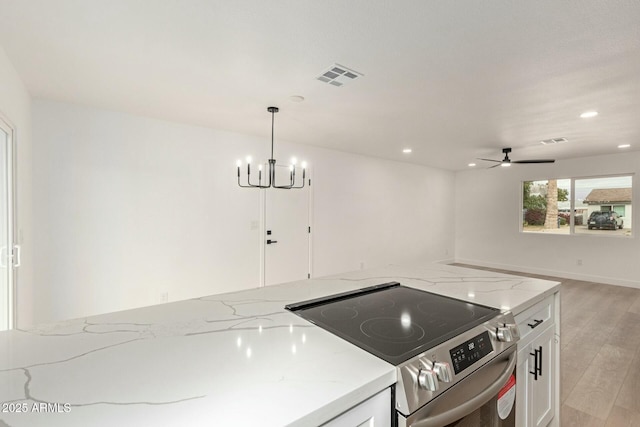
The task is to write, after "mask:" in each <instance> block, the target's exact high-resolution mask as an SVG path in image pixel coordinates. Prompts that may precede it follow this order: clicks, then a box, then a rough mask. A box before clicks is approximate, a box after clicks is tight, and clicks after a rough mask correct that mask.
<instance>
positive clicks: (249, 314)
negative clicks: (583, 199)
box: [0, 264, 559, 427]
mask: <svg viewBox="0 0 640 427" xmlns="http://www.w3.org/2000/svg"><path fill="white" fill-rule="evenodd" d="M391 281H397V282H400V283H402V284H403V285H406V286H410V287H414V288H418V289H422V290H426V291H430V292H434V293H438V294H441V295H446V296H450V297H454V298H459V299H463V300H466V301H470V302H475V303H479V304H484V305H488V306H492V307H496V308H500V309H502V310H505V311H507V310H511V311H513V312H514V314H519V313H524V312H525V310H526V309H529V308H530V307H532V306H534V305H535V304H537V303H540V302H542V301H544V300H545V299H547V298H549V297H550V296H552V295H554V294H555V293H556V292H558V290H559V284H558V283H556V282H549V281H545V280H539V279H531V278H524V277H518V276H509V275H504V274H498V273H492V272H487V271H480V270H473V269H467V268H461V267H454V266H448V265H443V264H425V265H412V266H394V265H391V266H387V267H384V268H379V269H370V270H361V271H356V272H351V273H346V274H341V275H336V276H331V277H323V278H317V279H311V280H304V281H300V282H291V283H286V284H281V285H276V286H270V287H266V288H257V289H252V290H247V291H241V292H234V293H227V294H221V295H213V296H207V297H201V298H197V299H191V300H186V301H180V302H175V303H169V304H163V305H158V306H151V307H145V308H139V309H134V310H128V311H123V312H117V313H110V314H104V315H98V316H92V317H88V318H83V319H76V320H71V321H66V322H59V323H56V324H51V325H42V326H39V327H37V328H32V329H29V330H25V331H21V330H14V331H8V332H2V333H0V404H1V405H2V408H0V409H2V410H3V412H0V426H2V427H4V426H11V427H22V426H25V427H27V426H28V427H34V426H65V427H67V426H83V427H84V426H113V425H118V426H128V425H132V426H133V425H154V426H165V425H166V426H174V425H183V426H211V425H261V426H282V425H293V426H317V425H321V424H323V423H325V422H327V421H329V420H331V419H333V418H335V417H336V416H338V415H340V414H341V413H343V412H345V411H347V410H348V409H350V408H352V407H354V406H356V405H357V404H358V403H360V402H362V401H364V400H366V399H367V398H369V397H371V396H373V395H375V394H376V393H378V392H380V391H382V390H384V389H385V388H387V387H389V386H391V385H392V384H394V383H395V382H396V370H395V367H394V366H392V365H390V364H388V363H387V362H384V361H383V360H381V359H379V358H377V357H375V356H373V355H371V354H369V353H368V352H366V351H364V350H361V349H360V348H358V347H356V346H354V345H352V344H350V343H348V342H346V341H344V340H342V339H341V338H338V337H336V336H334V335H332V334H331V333H329V332H327V331H325V330H323V329H321V328H319V327H316V326H314V325H312V324H311V323H309V322H307V321H305V320H303V319H302V318H300V317H298V316H296V315H295V314H292V313H290V312H288V311H287V310H285V309H284V306H285V305H286V304H289V303H293V302H298V301H303V300H309V299H313V298H318V297H322V296H326V295H331V294H335V293H339V292H345V291H349V290H354V289H359V288H362V287H366V286H371V285H376V284H380V283H385V282H391ZM556 387H557V379H556ZM556 419H557V417H556Z"/></svg>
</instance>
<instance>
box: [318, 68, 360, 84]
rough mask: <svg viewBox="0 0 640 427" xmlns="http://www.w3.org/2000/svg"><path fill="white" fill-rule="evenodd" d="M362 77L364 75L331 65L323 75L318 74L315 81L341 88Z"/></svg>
mask: <svg viewBox="0 0 640 427" xmlns="http://www.w3.org/2000/svg"><path fill="white" fill-rule="evenodd" d="M362 76H364V74H362V73H359V72H357V71H354V70H352V69H350V68H347V67H345V66H343V65H340V64H333V65H332V66H331V67H329V68H327V69H326V70H325V72H324V73H322V74H320V75H319V76H318V77H317V79H318V80H320V81H321V82H325V83H329V84H330V85H333V86H343V85H345V84H347V83H349V82H351V81H353V80H355V79H357V78H360V77H362Z"/></svg>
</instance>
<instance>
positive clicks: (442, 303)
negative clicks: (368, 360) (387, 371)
mask: <svg viewBox="0 0 640 427" xmlns="http://www.w3.org/2000/svg"><path fill="white" fill-rule="evenodd" d="M285 308H286V309H288V310H291V311H293V312H294V313H296V314H297V315H299V316H301V317H302V318H304V319H306V320H308V321H310V322H312V323H314V324H316V325H318V326H320V327H321V328H324V329H326V330H328V331H330V332H332V333H334V334H336V335H338V336H339V337H341V338H343V339H345V340H347V341H349V342H351V343H352V344H355V345H357V346H358V347H360V348H362V349H364V350H367V351H368V352H370V353H372V354H374V355H376V356H378V357H380V358H381V359H384V360H386V361H387V362H389V363H392V364H394V365H399V364H401V363H402V362H404V361H406V360H409V359H410V358H412V357H414V356H417V355H418V354H420V353H422V352H423V351H426V350H428V349H430V348H433V347H435V346H437V345H438V344H442V343H443V342H445V341H447V340H448V339H451V338H453V337H455V336H457V335H459V334H461V333H462V332H465V331H467V330H469V329H471V328H473V327H474V326H477V325H479V324H481V323H484V322H486V321H487V320H489V319H491V318H493V317H495V316H496V315H497V314H498V313H499V310H498V309H495V308H491V307H485V306H482V305H478V304H471V303H468V302H466V301H461V300H457V299H454V298H449V297H444V296H441V295H436V294H432V293H430V292H425V291H421V290H418V289H414V288H409V287H406V286H402V285H400V284H399V283H396V282H392V283H385V284H382V285H376V286H372V287H369V288H364V289H359V290H357V291H352V292H346V293H342V294H337V295H331V296H328V297H325V298H319V299H315V300H310V301H303V302H299V303H295V304H290V305H287V306H286V307H285Z"/></svg>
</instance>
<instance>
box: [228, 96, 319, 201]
mask: <svg viewBox="0 0 640 427" xmlns="http://www.w3.org/2000/svg"><path fill="white" fill-rule="evenodd" d="M267 111H268V112H270V113H271V158H270V159H269V160H268V170H267V171H266V174H265V175H266V177H265V179H264V183H263V179H262V164H258V182H257V183H256V181H255V173H254V175H253V178H254V179H253V182H252V181H251V157H247V174H246V175H247V183H246V184H242V183H241V181H240V178H241V177H240V175H241V173H240V168H241V167H242V162H241V161H240V160H238V163H237V165H238V185H239V186H240V187H242V188H269V187H271V188H281V189H285V190H290V189H292V188H303V187H304V181H305V177H306V173H307V164H306V162H302V165H301V166H302V184H298V185H296V163H297V162H296V159H295V158H294V159H291V164H290V165H289V180H288V182H286V181H285V183H281V184H280V185H276V159H274V158H273V122H274V117H275V114H276V113H277V112H278V111H279V109H278V107H269V108H267ZM298 181H299V179H298Z"/></svg>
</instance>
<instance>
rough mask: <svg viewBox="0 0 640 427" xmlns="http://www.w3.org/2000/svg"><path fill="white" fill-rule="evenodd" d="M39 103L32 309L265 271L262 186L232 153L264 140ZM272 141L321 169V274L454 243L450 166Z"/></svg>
mask: <svg viewBox="0 0 640 427" xmlns="http://www.w3.org/2000/svg"><path fill="white" fill-rule="evenodd" d="M33 111H34V115H33V128H34V138H33V158H34V223H35V225H36V228H35V230H34V232H35V238H36V242H37V245H36V251H35V257H36V259H35V261H36V266H37V268H36V269H35V283H37V294H38V298H37V299H34V300H33V304H34V308H35V313H36V315H35V316H34V317H33V322H34V323H41V322H49V321H55V320H59V319H65V318H73V317H81V316H85V315H89V314H95V313H101V312H108V311H114V310H120V309H126V308H133V307H139V306H143V305H149V304H154V303H157V302H159V297H160V294H161V293H162V292H168V293H169V300H178V299H184V298H190V297H197V296H202V295H210V294H214V293H220V292H225V291H231V290H239V289H246V288H250V287H255V286H257V285H258V283H259V265H260V262H259V261H260V259H259V249H260V246H259V245H260V235H259V230H251V223H252V222H254V221H257V220H258V219H259V217H260V210H259V206H260V205H259V193H258V192H256V191H253V190H247V189H240V188H238V187H237V184H236V175H235V161H236V159H238V158H240V157H242V156H244V155H246V154H253V157H254V158H261V157H265V154H266V149H267V148H268V143H267V142H268V141H266V140H265V139H264V138H257V137H251V136H246V135H240V134H234V133H229V132H221V131H216V130H212V129H205V128H199V127H194V126H187V125H180V124H175V123H169V122H166V121H160V120H153V119H147V118H141V117H136V116H132V115H128V114H124V113H116V112H108V111H103V110H98V109H93V108H87V107H80V106H74V105H69V104H62V103H55V102H50V101H42V100H37V101H35V102H34V105H33ZM276 145H277V147H276V151H277V152H276V157H278V153H284V152H287V153H288V152H291V153H292V154H296V155H297V156H298V158H305V159H307V160H308V161H309V163H310V166H311V167H312V168H313V171H314V172H313V173H314V175H313V199H314V202H313V206H314V210H313V213H312V216H313V223H312V224H313V227H314V230H313V231H314V233H313V255H314V257H313V273H314V275H315V276H318V275H325V274H332V273H339V272H342V271H347V270H354V269H358V268H360V265H361V263H364V265H365V266H366V267H374V266H377V265H383V264H388V263H391V262H403V261H409V260H413V259H418V258H420V259H427V260H440V259H443V258H447V257H449V258H450V257H452V254H453V220H452V216H451V215H443V212H446V211H448V210H450V209H451V206H452V205H453V202H454V184H455V181H454V175H453V173H450V172H443V171H437V170H434V169H429V168H425V167H419V166H415V165H410V164H404V163H398V162H390V161H384V160H379V159H374V158H369V157H364V156H356V155H350V154H344V153H339V152H336V151H330V150H323V149H318V148H314V147H305V146H300V145H294V144H287V143H285V142H281V141H276ZM265 158H266V157H265ZM285 158H286V157H285ZM448 254H451V255H448Z"/></svg>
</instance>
